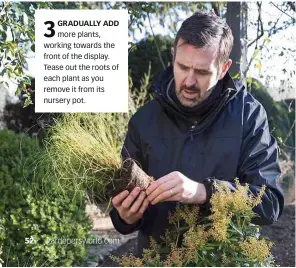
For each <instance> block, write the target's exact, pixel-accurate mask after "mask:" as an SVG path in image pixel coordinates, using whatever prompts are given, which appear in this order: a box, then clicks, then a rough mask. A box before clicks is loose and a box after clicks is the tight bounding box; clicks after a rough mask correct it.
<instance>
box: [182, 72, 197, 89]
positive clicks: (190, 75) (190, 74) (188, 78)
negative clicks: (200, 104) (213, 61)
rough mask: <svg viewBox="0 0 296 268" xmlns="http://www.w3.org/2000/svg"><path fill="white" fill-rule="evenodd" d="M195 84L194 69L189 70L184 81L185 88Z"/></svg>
mask: <svg viewBox="0 0 296 268" xmlns="http://www.w3.org/2000/svg"><path fill="white" fill-rule="evenodd" d="M195 84H196V77H195V75H194V69H190V70H189V72H188V74H187V76H186V79H185V86H186V87H192V86H194V85H195Z"/></svg>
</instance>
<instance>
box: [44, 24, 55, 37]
mask: <svg viewBox="0 0 296 268" xmlns="http://www.w3.org/2000/svg"><path fill="white" fill-rule="evenodd" d="M44 24H45V25H49V26H48V27H47V30H48V31H50V33H49V34H47V33H45V34H44V36H45V37H53V36H54V35H55V30H54V29H53V27H54V22H53V21H50V20H48V21H46V22H44Z"/></svg>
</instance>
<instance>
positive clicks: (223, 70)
mask: <svg viewBox="0 0 296 268" xmlns="http://www.w3.org/2000/svg"><path fill="white" fill-rule="evenodd" d="M231 64H232V60H231V59H228V61H226V62H225V63H224V64H223V66H222V70H221V73H220V76H219V80H221V79H223V77H224V76H225V74H226V73H227V72H228V70H229V68H230V66H231Z"/></svg>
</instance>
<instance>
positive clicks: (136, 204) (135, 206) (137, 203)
mask: <svg viewBox="0 0 296 268" xmlns="http://www.w3.org/2000/svg"><path fill="white" fill-rule="evenodd" d="M145 197H146V193H145V192H143V191H141V193H140V195H139V196H138V198H137V199H136V201H135V202H134V204H133V205H132V207H131V208H130V212H131V213H137V212H138V210H139V208H140V207H141V205H142V203H143V201H144V199H145Z"/></svg>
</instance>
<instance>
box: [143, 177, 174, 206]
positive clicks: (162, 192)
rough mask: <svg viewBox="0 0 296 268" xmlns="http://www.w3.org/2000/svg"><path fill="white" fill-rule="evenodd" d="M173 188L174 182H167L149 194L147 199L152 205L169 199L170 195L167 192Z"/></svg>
mask: <svg viewBox="0 0 296 268" xmlns="http://www.w3.org/2000/svg"><path fill="white" fill-rule="evenodd" d="M175 187H176V182H175V181H174V180H172V181H168V182H166V183H163V184H161V185H160V186H159V187H158V188H156V189H155V190H154V191H153V192H151V193H150V195H149V196H148V197H147V198H148V200H149V201H150V202H151V204H152V205H154V204H155V200H157V201H158V202H159V201H162V200H165V199H167V198H169V197H171V193H170V191H169V190H170V189H173V188H175ZM175 194H176V192H173V195H175Z"/></svg>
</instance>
